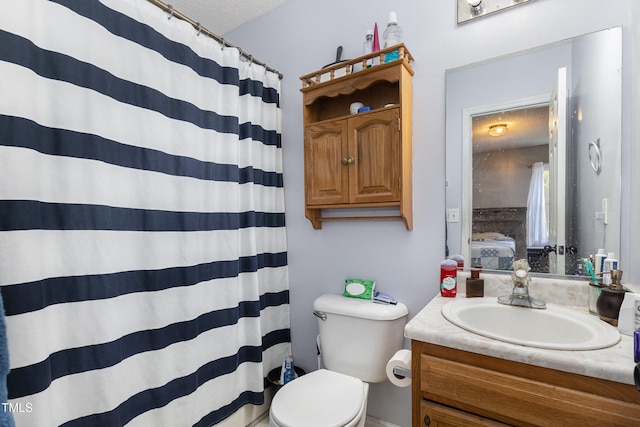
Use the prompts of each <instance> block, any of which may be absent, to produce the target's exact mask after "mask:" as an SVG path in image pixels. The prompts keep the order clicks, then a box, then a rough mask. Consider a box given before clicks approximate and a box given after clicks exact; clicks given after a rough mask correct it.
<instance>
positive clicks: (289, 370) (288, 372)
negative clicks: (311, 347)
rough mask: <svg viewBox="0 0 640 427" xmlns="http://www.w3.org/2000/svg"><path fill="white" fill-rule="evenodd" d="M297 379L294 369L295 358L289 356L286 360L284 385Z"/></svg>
mask: <svg viewBox="0 0 640 427" xmlns="http://www.w3.org/2000/svg"><path fill="white" fill-rule="evenodd" d="M295 378H296V374H295V371H294V369H293V356H291V355H288V356H287V357H286V358H285V359H284V375H283V376H282V384H283V385H284V384H287V383H288V382H291V381H293V380H294V379H295Z"/></svg>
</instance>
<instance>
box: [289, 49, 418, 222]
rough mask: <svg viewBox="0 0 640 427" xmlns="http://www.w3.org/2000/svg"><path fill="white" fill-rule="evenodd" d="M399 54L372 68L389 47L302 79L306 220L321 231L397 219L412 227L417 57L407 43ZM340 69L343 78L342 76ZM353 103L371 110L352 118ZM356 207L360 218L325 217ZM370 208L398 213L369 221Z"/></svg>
mask: <svg viewBox="0 0 640 427" xmlns="http://www.w3.org/2000/svg"><path fill="white" fill-rule="evenodd" d="M397 48H398V47H396V49H397ZM399 48H400V49H401V58H400V59H399V60H396V61H394V62H390V63H387V64H384V63H382V64H381V65H376V66H373V67H371V68H367V67H366V61H367V60H369V59H371V58H372V57H374V56H377V55H380V56H382V57H383V56H384V53H385V52H386V51H387V50H392V49H386V50H383V51H380V52H379V53H376V54H371V55H365V56H363V57H360V58H356V59H354V60H351V61H346V62H344V63H340V64H337V65H334V66H332V67H328V68H326V69H322V70H319V71H316V72H315V73H311V74H308V75H306V76H303V77H301V79H302V81H303V88H302V89H301V91H302V93H303V109H304V180H305V215H306V217H307V218H308V219H309V220H310V221H311V223H312V225H313V227H314V228H315V229H320V228H322V222H323V221H328V220H338V219H339V220H365V219H367V220H371V219H376V220H379V219H399V220H402V221H404V223H405V226H406V228H407V229H409V230H411V229H412V228H413V214H412V203H411V202H412V194H411V192H412V185H411V178H412V177H411V175H412V169H411V128H412V124H411V102H412V97H411V94H412V89H411V79H412V75H413V69H412V67H411V63H412V61H413V59H412V57H411V55H410V53H409V52H408V51H407V50H406V48H405V47H404V45H400V46H399ZM363 65H364V66H363ZM354 69H358V71H353V70H354ZM339 71H341V72H342V73H344V75H341V76H340V77H336V74H338V72H339ZM353 102H362V103H363V104H365V105H367V106H370V107H371V108H372V110H371V111H367V112H362V113H357V114H350V111H349V107H350V105H351V103H353ZM356 208H357V209H358V212H359V214H360V215H361V216H353V215H351V216H350V215H349V214H346V215H335V216H323V211H326V210H331V209H340V210H343V211H344V210H345V209H356ZM369 208H385V209H391V210H396V212H398V214H397V215H382V216H380V215H378V213H377V211H376V213H374V214H372V215H363V214H362V211H367V212H370V211H371V209H369Z"/></svg>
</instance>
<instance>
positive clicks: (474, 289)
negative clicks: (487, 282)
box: [466, 265, 484, 298]
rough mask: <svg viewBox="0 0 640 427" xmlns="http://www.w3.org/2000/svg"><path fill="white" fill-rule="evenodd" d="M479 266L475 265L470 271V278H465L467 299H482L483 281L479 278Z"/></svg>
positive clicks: (480, 267)
mask: <svg viewBox="0 0 640 427" xmlns="http://www.w3.org/2000/svg"><path fill="white" fill-rule="evenodd" d="M481 269H482V266H481V265H476V266H475V267H474V268H472V269H471V277H468V278H467V281H466V288H467V298H482V297H484V279H481V278H480V270H481Z"/></svg>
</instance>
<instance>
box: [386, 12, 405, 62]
mask: <svg viewBox="0 0 640 427" xmlns="http://www.w3.org/2000/svg"><path fill="white" fill-rule="evenodd" d="M382 38H383V39H384V47H385V48H387V47H391V46H394V45H397V44H398V43H402V28H400V26H399V25H398V18H397V16H396V13H395V12H389V23H388V24H387V28H386V29H385V30H384V33H383V34H382ZM398 58H400V52H399V51H397V50H394V51H392V52H389V53H387V54H385V55H384V62H385V63H387V62H391V61H395V60H396V59H398Z"/></svg>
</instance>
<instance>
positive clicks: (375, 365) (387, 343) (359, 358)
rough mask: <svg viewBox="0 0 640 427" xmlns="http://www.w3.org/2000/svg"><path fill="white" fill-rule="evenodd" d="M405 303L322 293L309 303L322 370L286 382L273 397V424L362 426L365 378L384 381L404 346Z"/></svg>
mask: <svg viewBox="0 0 640 427" xmlns="http://www.w3.org/2000/svg"><path fill="white" fill-rule="evenodd" d="M408 313H409V311H408V310H407V307H406V306H405V305H404V304H402V303H398V304H396V305H387V304H375V303H373V302H372V301H371V300H365V299H359V298H348V297H344V296H342V295H336V294H324V295H321V296H319V297H318V298H316V300H315V301H314V302H313V314H314V315H315V316H316V318H317V319H318V320H317V321H318V328H319V332H320V335H319V336H320V339H319V341H318V342H319V349H320V355H321V357H322V360H323V364H324V367H325V368H326V369H319V370H317V371H314V372H311V373H310V374H307V375H303V376H301V377H299V378H297V379H295V380H293V381H291V382H290V383H287V384H285V385H284V386H283V387H282V388H281V389H280V390H279V391H278V392H277V393H276V395H275V396H274V397H273V401H272V402H271V409H270V426H271V427H364V423H365V420H366V415H367V397H368V395H369V383H379V382H382V381H386V380H387V373H386V364H387V362H388V360H389V359H390V358H391V357H392V356H393V354H394V353H395V352H396V351H398V350H399V349H400V348H402V340H403V331H404V325H405V323H406V317H407V315H408Z"/></svg>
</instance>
